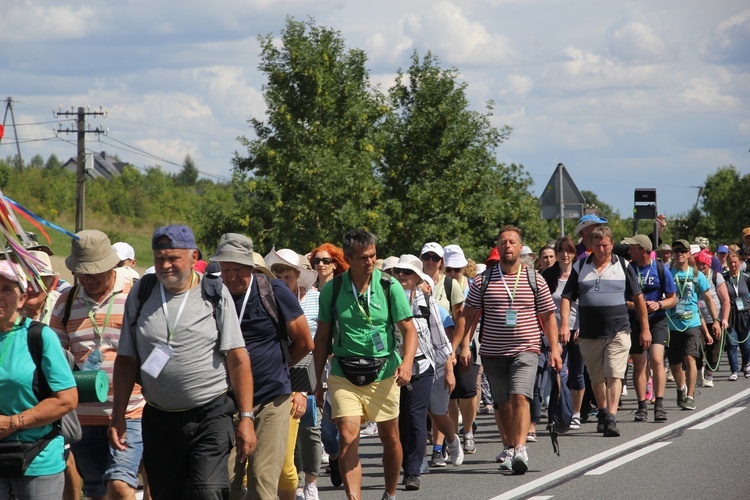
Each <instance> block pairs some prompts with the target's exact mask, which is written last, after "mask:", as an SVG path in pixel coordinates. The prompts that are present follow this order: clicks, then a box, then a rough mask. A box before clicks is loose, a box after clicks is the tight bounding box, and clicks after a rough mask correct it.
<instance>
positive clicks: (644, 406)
mask: <svg viewBox="0 0 750 500" xmlns="http://www.w3.org/2000/svg"><path fill="white" fill-rule="evenodd" d="M638 409H639V410H647V409H648V403H646V400H645V399H644V400H643V401H638Z"/></svg>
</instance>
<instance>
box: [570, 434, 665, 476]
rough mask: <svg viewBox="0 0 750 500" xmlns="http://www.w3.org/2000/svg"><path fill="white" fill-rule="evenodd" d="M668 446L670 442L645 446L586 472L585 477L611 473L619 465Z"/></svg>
mask: <svg viewBox="0 0 750 500" xmlns="http://www.w3.org/2000/svg"><path fill="white" fill-rule="evenodd" d="M668 444H672V442H671V441H662V442H661V443H655V444H652V445H651V446H646V447H645V448H641V449H640V450H638V451H635V452H633V453H630V454H628V455H625V456H624V457H620V458H618V459H617V460H612V461H611V462H609V463H608V464H607V465H602V466H601V467H597V468H596V469H593V470H590V471H588V472H587V473H586V474H585V475H587V476H601V475H602V474H604V473H606V472H609V471H611V470H612V469H616V468H617V467H619V466H621V465H625V464H626V463H628V462H632V461H633V460H635V459H636V458H640V457H642V456H643V455H648V454H649V453H651V452H652V451H656V450H658V449H660V448H664V447H665V446H667V445H668Z"/></svg>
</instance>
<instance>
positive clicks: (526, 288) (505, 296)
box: [466, 266, 555, 358]
mask: <svg viewBox="0 0 750 500" xmlns="http://www.w3.org/2000/svg"><path fill="white" fill-rule="evenodd" d="M485 273H491V274H490V278H489V283H488V284H487V290H486V291H485V294H484V303H482V297H481V288H482V276H483V275H482V274H479V275H477V276H476V277H475V278H474V279H473V280H472V282H471V283H470V285H469V295H468V297H467V298H466V304H467V305H468V306H469V307H472V308H474V309H481V308H482V307H484V318H483V326H482V336H481V339H480V342H481V345H480V347H479V355H480V356H482V357H487V358H492V357H499V356H515V355H518V354H520V353H523V352H534V353H537V354H538V353H539V352H540V339H541V336H540V334H541V327H540V325H539V320H538V318H537V314H544V313H547V312H553V311H554V310H555V303H554V302H553V300H552V295H550V293H549V287H547V283H546V282H545V281H544V279H543V278H542V276H541V275H540V274H539V273H536V286H537V290H538V296H537V298H536V306H535V304H534V292H533V291H532V289H531V285H529V276H528V268H526V267H525V266H524V267H522V268H521V271H520V273H521V275H520V276H517V275H516V274H505V275H502V276H501V271H500V267H497V266H492V267H490V268H488V269H487V270H486V271H485ZM503 277H504V278H505V285H507V289H506V286H505V285H503ZM516 277H518V288H517V289H516V292H515V294H514V293H513V290H514V288H515V285H516ZM508 291H510V294H509V293H508ZM511 294H513V296H514V298H513V301H512V303H511V300H510V295H511ZM509 310H514V311H517V312H516V314H517V320H516V326H507V321H506V320H507V318H508V311H509Z"/></svg>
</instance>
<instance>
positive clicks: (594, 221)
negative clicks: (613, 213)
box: [575, 214, 608, 236]
mask: <svg viewBox="0 0 750 500" xmlns="http://www.w3.org/2000/svg"><path fill="white" fill-rule="evenodd" d="M607 222H608V221H607V219H605V218H604V217H599V216H598V215H596V214H586V215H584V216H583V217H581V218H580V219H578V225H577V226H576V230H575V234H576V236H578V235H580V234H581V230H583V228H585V227H589V226H594V225H598V224H606V223H607Z"/></svg>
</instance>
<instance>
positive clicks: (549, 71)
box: [0, 0, 750, 216]
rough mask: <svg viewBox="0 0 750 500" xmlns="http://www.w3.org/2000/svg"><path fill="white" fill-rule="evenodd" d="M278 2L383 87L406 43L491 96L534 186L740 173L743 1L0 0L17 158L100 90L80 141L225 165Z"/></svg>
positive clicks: (54, 142) (696, 182)
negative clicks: (320, 30)
mask: <svg viewBox="0 0 750 500" xmlns="http://www.w3.org/2000/svg"><path fill="white" fill-rule="evenodd" d="M287 16H292V17H294V18H295V19H296V20H305V19H307V18H308V17H311V18H313V19H314V20H315V22H316V23H317V24H319V25H322V26H326V27H329V28H333V29H335V30H337V31H339V32H340V33H341V35H342V37H343V38H344V40H345V42H346V45H347V46H348V47H349V48H359V49H362V50H364V51H365V52H366V53H367V55H368V69H369V71H370V78H371V80H372V82H373V83H375V84H377V85H380V87H381V89H382V90H383V91H386V90H387V89H388V88H389V87H390V86H391V85H392V84H393V81H394V78H395V75H396V72H397V71H398V69H399V68H403V69H406V68H408V66H409V59H410V56H411V55H412V53H413V52H414V51H415V50H416V51H417V53H418V54H420V55H424V53H425V52H426V51H428V50H429V51H431V52H432V53H433V54H434V55H436V56H437V57H438V58H439V60H440V63H441V64H442V65H443V67H446V68H448V67H451V66H453V67H455V68H457V69H458V70H459V72H460V78H461V79H462V80H464V81H465V82H466V83H467V84H468V89H467V94H468V97H469V99H470V106H471V109H473V110H475V111H479V112H482V111H484V110H485V106H486V104H487V102H488V101H493V102H494V111H493V113H494V114H493V117H492V123H493V125H495V126H497V127H502V126H503V125H509V126H510V127H512V128H513V132H512V134H511V135H510V137H509V139H508V140H507V141H506V142H505V143H503V144H501V145H500V147H499V148H498V150H497V157H498V160H499V161H501V162H504V163H516V164H522V165H523V166H524V167H525V169H526V171H527V172H528V173H529V175H530V176H531V177H532V179H533V181H534V188H533V190H534V193H535V194H537V195H540V194H541V192H542V190H543V189H544V187H545V186H546V184H547V182H548V180H549V178H550V176H551V175H552V174H553V173H554V170H555V167H556V165H557V164H558V163H560V162H562V163H563V164H564V165H565V166H566V168H567V170H568V172H569V173H570V175H571V176H572V178H573V180H574V182H575V183H576V185H577V186H578V188H579V189H580V190H589V191H593V192H594V193H596V195H597V197H598V198H599V199H600V200H601V201H603V202H605V203H608V204H610V205H612V206H613V207H614V208H615V209H616V210H618V211H620V213H621V215H623V216H626V215H627V214H629V213H630V212H631V210H632V208H633V191H634V189H636V188H656V189H657V197H658V198H657V204H658V209H659V212H661V213H665V214H667V215H668V216H674V215H677V214H679V213H682V212H685V211H687V210H689V209H690V208H691V207H692V206H693V205H694V204H695V203H696V201H697V197H698V186H701V185H702V184H703V183H704V181H705V179H706V176H707V175H709V174H711V173H713V172H714V171H715V170H716V169H717V168H718V167H721V166H724V165H730V164H731V165H734V166H735V167H737V169H738V170H739V171H740V172H741V173H743V174H746V173H750V152H748V150H749V149H750V4H749V3H748V2H747V1H740V0H713V1H710V2H707V1H705V0H661V1H658V2H654V1H631V2H619V1H614V0H607V1H604V0H528V1H522V0H461V1H457V0H453V1H434V2H433V1H424V0H399V1H393V0H380V1H378V2H365V1H345V0H221V1H218V2H205V1H194V0H179V1H177V0H158V1H151V0H118V1H117V2H112V1H106V0H86V1H78V0H69V1H62V2H60V1H59V0H58V1H48V0H3V1H2V2H1V4H0V68H2V69H0V97H1V98H2V99H6V98H7V97H12V99H13V113H14V117H15V122H16V124H17V130H18V140H19V142H20V147H21V154H22V156H23V157H24V159H25V160H27V161H28V160H29V159H30V158H31V157H33V156H34V155H36V154H40V155H42V156H43V157H44V158H45V160H46V158H47V157H48V156H49V155H50V154H52V153H54V154H55V155H57V156H58V158H60V159H61V160H63V161H65V160H67V159H68V158H70V157H74V156H75V155H76V146H75V134H57V136H56V134H55V133H53V129H55V128H58V125H59V123H60V122H61V119H59V118H55V117H54V116H53V114H52V110H53V109H59V106H62V109H63V110H70V109H71V106H72V107H74V108H77V107H78V106H84V107H86V106H91V108H92V110H97V109H98V108H99V106H100V105H101V106H104V108H106V109H107V111H108V114H107V116H106V118H102V117H91V120H90V122H89V123H91V125H92V127H96V126H98V125H99V124H100V123H101V124H102V126H103V127H106V128H107V129H108V135H107V136H102V137H100V138H99V139H97V137H96V136H95V135H89V136H88V137H87V149H89V150H90V151H94V152H99V151H107V153H109V154H112V155H115V154H116V155H118V156H119V157H120V159H121V160H123V161H127V162H129V163H132V164H134V165H136V166H138V167H141V168H143V167H146V166H150V165H161V166H162V167H163V168H164V169H165V170H166V171H168V172H178V171H179V170H180V167H181V165H182V163H183V161H184V159H185V155H187V154H189V155H190V156H191V157H192V158H193V160H194V161H195V164H196V166H197V168H198V169H199V170H200V171H201V172H202V173H204V174H205V175H208V176H213V177H212V178H214V179H228V178H230V177H231V168H232V165H231V159H232V157H233V156H234V153H235V152H236V151H238V152H240V153H244V151H243V150H242V147H241V145H240V144H239V143H238V142H237V137H239V136H246V137H252V132H251V130H250V127H249V125H248V122H247V121H248V119H249V118H251V117H253V118H259V119H264V113H265V110H266V107H265V103H264V100H263V94H262V86H263V84H264V81H265V78H264V74H262V73H260V72H259V71H258V69H257V67H258V63H259V52H260V50H259V44H258V40H257V38H258V36H259V35H268V34H272V35H273V36H278V35H279V33H280V31H281V30H282V28H283V27H284V24H285V20H286V18H287ZM2 105H3V108H6V105H5V103H3V104H2ZM5 111H6V113H7V108H6V110H5ZM62 123H63V128H66V127H69V126H70V123H69V122H64V121H63V122H62ZM5 124H6V132H5V137H4V138H3V140H2V142H0V157H3V158H4V157H7V156H11V155H14V154H16V145H15V140H16V138H15V134H14V133H13V130H12V127H11V125H12V122H11V117H10V114H9V113H7V116H6V119H5Z"/></svg>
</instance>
